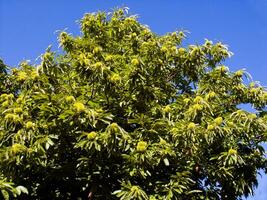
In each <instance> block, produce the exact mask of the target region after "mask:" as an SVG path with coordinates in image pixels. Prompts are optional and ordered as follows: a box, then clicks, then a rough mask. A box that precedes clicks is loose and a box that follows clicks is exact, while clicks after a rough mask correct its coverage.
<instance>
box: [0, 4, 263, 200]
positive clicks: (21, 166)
mask: <svg viewBox="0 0 267 200" xmlns="http://www.w3.org/2000/svg"><path fill="white" fill-rule="evenodd" d="M80 28H81V34H80V35H78V36H73V35H71V34H69V33H67V32H61V33H60V34H59V43H60V46H61V47H62V50H63V51H62V52H61V53H56V52H53V51H52V50H51V49H50V48H48V49H47V51H46V52H45V53H44V54H43V55H42V56H41V61H40V63H37V64H30V63H29V62H25V61H23V62H21V64H20V66H19V67H18V68H12V69H10V70H7V68H6V66H5V65H4V63H3V62H2V61H1V62H0V65H1V69H0V70H1V71H0V73H1V74H0V81H1V86H0V89H1V91H0V93H1V96H0V128H1V131H0V143H1V145H0V190H1V195H2V196H3V198H4V199H23V200H42V199H43V200H47V199H72V200H73V199H89V200H92V199H120V200H130V199H138V200H156V199H159V200H161V199H162V200H172V199H174V200H175V199H177V200H189V199H206V200H208V199H210V200H213V199H222V200H223V199H228V200H231V199H233V200H235V199H240V198H242V197H243V196H244V195H245V196H248V195H250V194H253V191H254V189H255V187H256V186H257V173H258V171H259V170H263V171H265V170H266V158H265V155H264V153H265V151H264V148H263V146H262V145H263V143H264V142H265V141H266V137H267V115H266V104H267V92H266V89H265V88H264V87H262V86H261V85H260V84H259V83H258V82H255V81H253V80H252V78H251V77H250V75H249V74H248V73H247V72H246V71H245V70H243V69H241V70H238V71H235V72H234V71H231V70H229V68H228V67H227V66H225V65H224V64H223V63H224V61H225V59H227V58H229V57H230V56H231V54H232V53H231V52H230V51H229V50H228V49H227V46H226V45H224V44H222V43H220V42H218V43H213V42H211V41H209V40H205V41H204V42H203V44H201V45H189V46H187V45H184V43H183V41H184V39H186V35H185V33H184V32H182V31H177V32H172V33H167V34H165V35H158V34H156V33H154V32H152V31H151V30H150V29H149V28H148V27H147V26H145V25H142V24H141V23H139V22H138V20H137V18H136V16H132V15H129V14H128V12H127V10H125V9H118V10H115V11H114V12H112V13H106V12H98V13H94V14H85V15H84V17H83V18H82V19H81V20H80ZM245 104H246V105H249V106H251V107H253V108H254V110H255V111H253V112H249V111H247V110H245V109H243V108H244V106H242V105H245Z"/></svg>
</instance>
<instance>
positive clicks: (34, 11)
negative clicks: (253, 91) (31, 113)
mask: <svg viewBox="0 0 267 200" xmlns="http://www.w3.org/2000/svg"><path fill="white" fill-rule="evenodd" d="M123 6H127V7H129V8H130V13H132V14H138V15H139V16H140V19H139V20H140V22H142V23H144V24H147V25H148V26H149V27H150V28H151V29H152V30H153V31H155V32H156V33H158V34H164V33H166V32H171V31H176V30H181V29H183V30H188V31H189V32H190V35H189V38H188V40H187V41H186V44H191V43H202V42H203V41H204V39H205V38H207V39H210V40H213V41H215V42H216V41H222V42H223V43H226V44H228V45H229V48H230V50H231V51H232V52H233V53H234V56H233V57H232V58H231V59H230V60H228V61H227V62H226V63H227V65H228V66H229V68H230V69H232V70H237V69H239V68H246V69H247V70H248V71H249V72H250V74H251V75H252V76H253V79H254V80H258V81H260V83H261V84H262V85H264V86H267V78H266V77H267V60H266V58H267V0H257V1H255V0H224V1H219V0H202V1H200V0H183V1H181V0H124V1H122V0H121V1H119V0H113V1H112V0H45V1H41V0H40V1H36V0H23V1H21V0H20V1H19V0H0V57H1V58H3V59H4V61H5V62H6V63H7V64H8V65H10V66H16V65H17V64H18V63H19V62H20V61H22V60H23V59H27V60H31V61H32V62H33V63H34V62H35V59H36V58H37V57H38V56H39V55H40V54H41V53H43V52H44V50H45V49H46V48H47V46H48V45H50V44H52V45H53V46H54V49H57V48H58V44H57V33H56V31H57V30H64V29H66V28H67V31H68V32H71V33H73V34H74V35H76V34H79V29H78V25H77V23H76V22H75V21H76V20H78V19H80V18H81V17H82V16H83V14H84V13H86V12H96V11H98V10H104V11H110V10H111V9H112V8H115V7H123ZM266 189H267V177H266V176H263V178H261V179H260V185H259V188H258V189H257V190H256V196H255V197H253V198H251V199H257V200H266V199H267V191H266V192H265V190H266Z"/></svg>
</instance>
